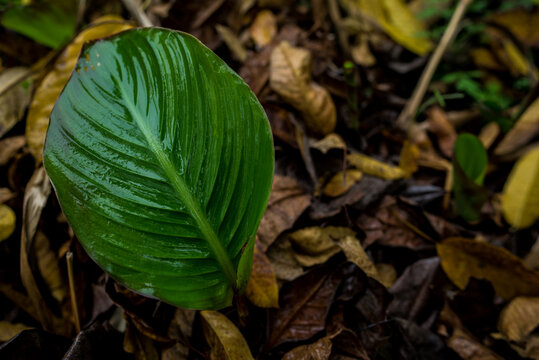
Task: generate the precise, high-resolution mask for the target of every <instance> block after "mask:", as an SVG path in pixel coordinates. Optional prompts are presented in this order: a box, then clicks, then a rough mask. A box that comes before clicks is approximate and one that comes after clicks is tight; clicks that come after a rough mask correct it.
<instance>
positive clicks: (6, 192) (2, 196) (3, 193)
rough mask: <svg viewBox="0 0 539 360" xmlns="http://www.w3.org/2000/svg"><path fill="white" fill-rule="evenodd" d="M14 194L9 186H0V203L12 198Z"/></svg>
mask: <svg viewBox="0 0 539 360" xmlns="http://www.w3.org/2000/svg"><path fill="white" fill-rule="evenodd" d="M15 196H17V195H16V194H15V193H14V192H12V191H11V190H10V189H9V188H0V204H3V203H5V202H6V201H8V200H11V199H13V198H14V197H15Z"/></svg>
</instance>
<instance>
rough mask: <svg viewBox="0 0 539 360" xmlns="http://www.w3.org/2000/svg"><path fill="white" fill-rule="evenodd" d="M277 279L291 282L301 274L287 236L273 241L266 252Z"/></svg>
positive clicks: (301, 271) (300, 268) (299, 265)
mask: <svg viewBox="0 0 539 360" xmlns="http://www.w3.org/2000/svg"><path fill="white" fill-rule="evenodd" d="M266 254H267V256H268V259H269V260H270V262H271V266H272V268H273V270H274V271H275V275H276V277H277V279H280V280H286V281H292V280H294V279H296V278H297V277H299V276H300V275H302V274H303V272H304V271H303V267H302V266H301V264H300V263H299V262H298V260H297V259H296V257H295V252H294V249H293V248H292V243H291V242H290V238H289V237H288V236H284V237H281V238H280V239H278V240H277V241H275V242H274V243H273V244H272V245H271V246H270V247H269V248H268V251H267V252H266Z"/></svg>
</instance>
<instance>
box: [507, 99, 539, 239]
mask: <svg viewBox="0 0 539 360" xmlns="http://www.w3.org/2000/svg"><path fill="white" fill-rule="evenodd" d="M538 104H539V102H538ZM502 211H503V215H504V217H505V219H506V220H507V222H508V223H509V224H511V225H512V226H514V227H516V228H519V229H521V228H525V227H528V226H531V225H532V224H533V223H534V222H535V221H536V220H537V219H539V149H534V150H531V151H530V152H528V153H526V154H525V155H524V156H523V157H522V158H521V159H519V160H518V161H517V163H516V164H515V166H514V168H513V170H512V171H511V173H510V174H509V178H508V179H507V182H506V183H505V186H504V188H503V193H502Z"/></svg>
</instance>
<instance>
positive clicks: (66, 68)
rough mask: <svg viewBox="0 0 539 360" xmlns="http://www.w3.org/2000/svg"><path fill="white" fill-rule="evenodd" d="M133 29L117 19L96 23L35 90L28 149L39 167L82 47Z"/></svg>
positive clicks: (58, 60) (69, 46)
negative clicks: (57, 106) (51, 124)
mask: <svg viewBox="0 0 539 360" xmlns="http://www.w3.org/2000/svg"><path fill="white" fill-rule="evenodd" d="M132 27H133V26H132V25H130V24H129V23H127V22H125V21H124V20H122V19H121V18H119V17H116V16H104V17H102V18H99V19H97V20H95V21H94V22H93V23H92V24H91V25H90V26H89V27H88V28H86V29H85V30H83V31H82V32H81V33H80V34H79V35H77V37H76V38H75V39H74V40H73V41H72V42H71V43H70V44H69V45H67V47H66V48H65V50H64V51H63V52H62V54H61V55H60V56H59V57H58V59H57V60H56V62H55V63H54V66H53V69H52V70H51V71H50V72H49V73H48V74H47V75H46V76H45V78H43V81H41V83H40V84H39V87H38V88H37V90H36V93H35V95H34V98H33V100H32V104H31V105H30V109H29V111H28V117H27V119H26V139H27V141H28V147H29V148H30V152H31V153H32V155H33V156H34V158H35V159H36V161H37V162H38V163H39V162H41V156H42V154H41V153H42V152H43V145H44V144H45V135H46V132H47V127H48V126H49V117H50V115H51V112H52V108H53V107H54V104H55V103H56V99H57V98H58V96H59V95H60V93H61V92H62V89H63V88H64V86H65V84H66V83H67V81H68V80H69V77H70V76H71V73H72V72H73V69H74V68H75V64H76V63H77V59H78V57H79V53H80V50H81V48H82V46H83V44H84V43H87V42H89V41H92V40H96V39H100V38H103V37H106V36H109V35H112V34H115V33H118V32H120V31H123V30H127V29H130V28H132Z"/></svg>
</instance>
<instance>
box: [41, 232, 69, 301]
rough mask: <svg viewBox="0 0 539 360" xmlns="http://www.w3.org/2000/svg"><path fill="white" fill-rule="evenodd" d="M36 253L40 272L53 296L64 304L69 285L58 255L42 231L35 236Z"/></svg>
mask: <svg viewBox="0 0 539 360" xmlns="http://www.w3.org/2000/svg"><path fill="white" fill-rule="evenodd" d="M33 247H34V252H35V255H34V256H35V258H36V259H37V265H38V268H39V272H40V274H41V276H42V277H43V280H45V282H46V283H47V286H48V287H49V290H50V292H51V295H52V296H53V297H54V298H55V299H56V300H57V301H58V303H62V301H63V300H64V299H65V297H66V295H67V284H66V281H65V280H64V278H63V276H62V273H61V272H60V267H59V266H58V259H57V256H56V253H55V252H54V251H53V250H52V249H51V246H50V241H49V239H48V238H47V237H46V236H45V234H43V233H42V232H41V231H38V232H37V233H36V235H35V236H34V244H33Z"/></svg>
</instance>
